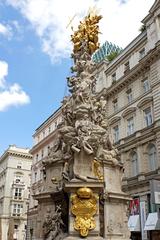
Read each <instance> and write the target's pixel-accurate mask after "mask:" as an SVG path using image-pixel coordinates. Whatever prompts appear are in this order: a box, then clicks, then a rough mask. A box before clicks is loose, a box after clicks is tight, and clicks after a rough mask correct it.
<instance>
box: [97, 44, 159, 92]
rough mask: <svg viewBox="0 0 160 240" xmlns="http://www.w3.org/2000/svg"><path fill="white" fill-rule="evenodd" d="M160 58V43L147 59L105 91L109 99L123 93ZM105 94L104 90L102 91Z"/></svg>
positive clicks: (144, 58) (149, 53)
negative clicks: (120, 92)
mask: <svg viewBox="0 0 160 240" xmlns="http://www.w3.org/2000/svg"><path fill="white" fill-rule="evenodd" d="M159 57H160V42H157V46H156V47H155V48H154V49H153V50H150V51H149V52H148V53H147V55H146V56H145V57H143V58H142V59H141V60H140V61H139V63H138V64H137V65H136V66H135V67H133V68H132V69H130V70H128V71H127V72H126V74H125V75H124V76H122V77H121V78H120V79H119V80H118V81H117V82H115V83H114V84H112V85H111V86H110V87H109V88H108V89H105V91H106V94H107V96H108V97H110V96H112V95H114V94H115V93H118V92H119V91H121V90H122V89H123V88H124V87H125V86H127V85H128V84H129V83H131V82H132V81H134V80H135V79H137V78H138V77H139V76H140V75H141V74H143V73H145V72H146V71H148V70H149V69H150V65H151V64H152V63H153V62H154V61H155V60H156V59H157V58H159ZM101 94H103V90H102V91H101Z"/></svg>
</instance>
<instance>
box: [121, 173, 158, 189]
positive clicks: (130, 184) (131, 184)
mask: <svg viewBox="0 0 160 240" xmlns="http://www.w3.org/2000/svg"><path fill="white" fill-rule="evenodd" d="M158 171H159V169H157V170H155V171H151V172H147V173H143V174H139V175H137V176H136V177H130V178H125V179H124V180H123V181H124V182H126V184H123V186H122V189H123V190H124V191H129V190H135V187H136V188H137V187H138V188H142V186H149V181H150V180H151V179H157V180H160V175H159V174H158ZM141 175H143V180H138V178H139V177H140V176H141Z"/></svg>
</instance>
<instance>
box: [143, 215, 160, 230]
mask: <svg viewBox="0 0 160 240" xmlns="http://www.w3.org/2000/svg"><path fill="white" fill-rule="evenodd" d="M144 230H148V231H149V230H160V218H158V213H157V212H154V213H149V215H148V217H147V221H146V223H145V227H144Z"/></svg>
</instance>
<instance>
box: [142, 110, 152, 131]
mask: <svg viewBox="0 0 160 240" xmlns="http://www.w3.org/2000/svg"><path fill="white" fill-rule="evenodd" d="M144 121H145V126H146V127H148V126H150V125H151V124H152V122H153V121H152V113H151V108H150V107H148V108H146V109H145V110H144Z"/></svg>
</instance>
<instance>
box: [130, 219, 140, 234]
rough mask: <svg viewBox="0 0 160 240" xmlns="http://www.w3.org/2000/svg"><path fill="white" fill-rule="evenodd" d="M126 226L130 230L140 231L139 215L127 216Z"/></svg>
mask: <svg viewBox="0 0 160 240" xmlns="http://www.w3.org/2000/svg"><path fill="white" fill-rule="evenodd" d="M128 228H129V230H130V231H131V232H140V220H139V215H132V216H130V217H129V220H128Z"/></svg>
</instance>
